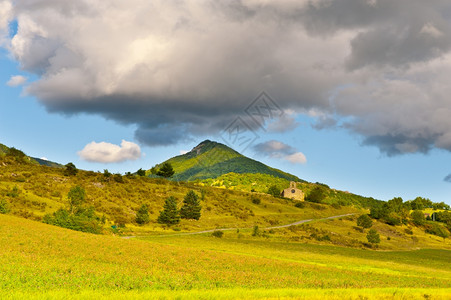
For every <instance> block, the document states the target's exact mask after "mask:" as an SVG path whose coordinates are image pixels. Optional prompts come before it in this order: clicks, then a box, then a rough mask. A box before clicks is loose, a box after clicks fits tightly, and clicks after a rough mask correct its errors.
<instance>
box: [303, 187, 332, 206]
mask: <svg viewBox="0 0 451 300" xmlns="http://www.w3.org/2000/svg"><path fill="white" fill-rule="evenodd" d="M326 196H327V195H326V188H325V187H323V186H321V185H320V186H317V187H315V188H314V189H313V190H312V191H311V192H310V193H309V194H308V196H307V197H306V198H305V200H306V201H309V202H315V203H322V202H323V200H324V199H326Z"/></svg>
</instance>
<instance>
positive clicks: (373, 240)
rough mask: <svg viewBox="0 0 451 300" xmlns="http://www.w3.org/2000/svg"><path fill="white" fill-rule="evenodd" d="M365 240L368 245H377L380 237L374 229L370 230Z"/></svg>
mask: <svg viewBox="0 0 451 300" xmlns="http://www.w3.org/2000/svg"><path fill="white" fill-rule="evenodd" d="M366 239H367V240H368V243H370V244H379V243H380V242H381V237H380V235H379V233H377V231H376V230H375V229H370V230H369V231H368V234H367V235H366Z"/></svg>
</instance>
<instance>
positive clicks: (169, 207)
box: [157, 196, 180, 225]
mask: <svg viewBox="0 0 451 300" xmlns="http://www.w3.org/2000/svg"><path fill="white" fill-rule="evenodd" d="M157 221H158V223H161V224H168V225H174V224H178V223H179V222H180V212H179V210H178V209H177V199H176V198H175V197H174V196H170V197H168V198H166V201H165V202H164V206H163V210H162V211H160V215H159V216H158V220H157Z"/></svg>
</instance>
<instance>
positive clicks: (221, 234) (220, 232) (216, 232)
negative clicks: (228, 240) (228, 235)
mask: <svg viewBox="0 0 451 300" xmlns="http://www.w3.org/2000/svg"><path fill="white" fill-rule="evenodd" d="M211 235H212V236H214V237H217V238H222V237H223V235H224V232H223V231H222V230H215V231H213V233H212V234H211Z"/></svg>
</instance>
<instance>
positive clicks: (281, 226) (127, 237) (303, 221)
mask: <svg viewBox="0 0 451 300" xmlns="http://www.w3.org/2000/svg"><path fill="white" fill-rule="evenodd" d="M352 215H355V213H352V214H345V215H338V216H331V217H326V218H320V219H306V220H300V221H297V222H294V223H290V224H285V225H279V226H271V227H265V228H263V229H278V228H286V227H290V226H294V225H299V224H302V223H307V222H311V221H320V220H330V219H336V218H341V217H346V216H352ZM237 229H252V228H250V227H244V228H217V229H209V230H202V231H196V232H183V233H176V234H164V235H154V236H153V237H167V236H180V235H194V234H202V233H209V232H214V231H228V230H237ZM133 237H134V236H124V237H122V238H124V239H129V238H133Z"/></svg>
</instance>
